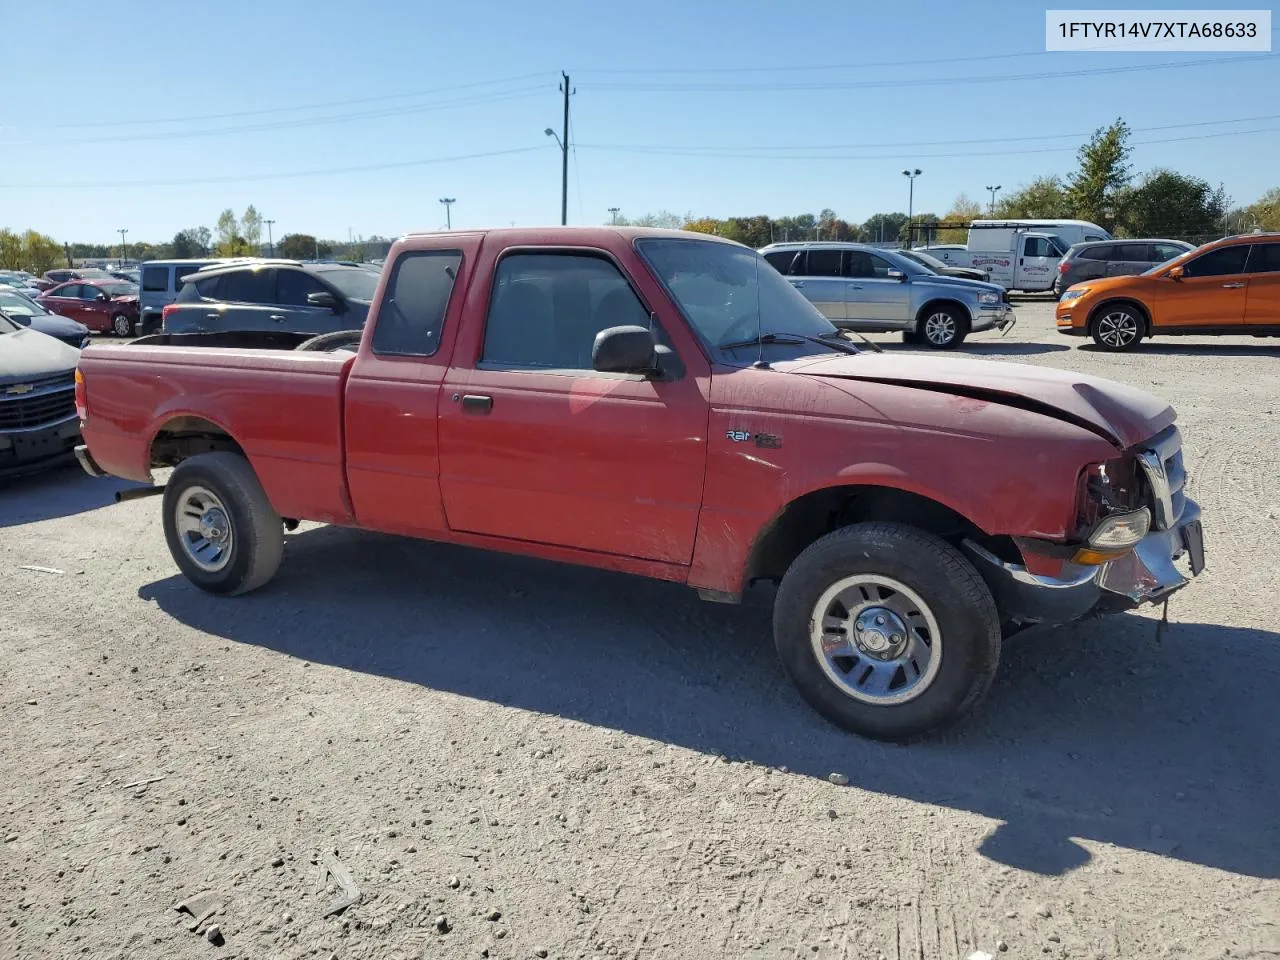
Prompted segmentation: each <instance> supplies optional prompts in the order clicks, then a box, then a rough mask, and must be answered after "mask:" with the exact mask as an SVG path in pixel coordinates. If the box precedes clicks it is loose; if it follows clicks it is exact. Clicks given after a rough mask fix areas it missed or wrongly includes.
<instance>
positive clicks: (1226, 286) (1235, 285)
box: [1222, 283, 1244, 290]
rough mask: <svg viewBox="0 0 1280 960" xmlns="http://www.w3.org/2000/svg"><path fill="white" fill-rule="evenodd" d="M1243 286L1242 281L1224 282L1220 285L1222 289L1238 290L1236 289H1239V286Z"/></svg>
mask: <svg viewBox="0 0 1280 960" xmlns="http://www.w3.org/2000/svg"><path fill="white" fill-rule="evenodd" d="M1243 286H1244V284H1243V283H1224V284H1223V285H1222V289H1223V290H1238V289H1240V288H1241V287H1243Z"/></svg>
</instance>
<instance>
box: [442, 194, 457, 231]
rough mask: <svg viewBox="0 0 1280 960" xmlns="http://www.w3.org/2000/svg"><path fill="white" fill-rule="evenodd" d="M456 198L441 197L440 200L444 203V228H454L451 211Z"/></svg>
mask: <svg viewBox="0 0 1280 960" xmlns="http://www.w3.org/2000/svg"><path fill="white" fill-rule="evenodd" d="M456 199H457V198H456V197H441V198H440V202H441V203H443V204H444V228H445V229H446V230H452V229H453V214H452V213H451V212H450V211H451V210H452V209H453V204H454V202H455V201H456Z"/></svg>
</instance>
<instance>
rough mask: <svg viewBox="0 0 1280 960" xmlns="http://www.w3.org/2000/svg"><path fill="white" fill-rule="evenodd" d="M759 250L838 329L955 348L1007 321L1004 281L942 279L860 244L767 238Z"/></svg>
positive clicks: (1010, 313) (1011, 317) (1009, 313)
mask: <svg viewBox="0 0 1280 960" xmlns="http://www.w3.org/2000/svg"><path fill="white" fill-rule="evenodd" d="M760 254H761V255H762V256H763V257H764V258H765V260H766V261H768V263H769V264H770V265H772V266H773V267H774V269H776V270H777V271H778V272H779V273H781V274H782V275H783V276H784V277H786V278H787V279H788V280H789V281H791V283H792V285H793V286H794V287H795V288H796V289H797V290H799V291H800V292H801V293H803V294H804V295H805V297H806V298H808V300H809V302H810V303H812V304H813V305H814V306H816V307H817V308H818V309H819V310H820V311H822V313H823V315H824V316H825V317H826V318H827V319H828V320H830V321H831V322H832V323H833V324H835V325H836V326H837V327H845V328H848V329H850V330H861V331H863V332H876V333H883V332H886V331H893V330H901V331H902V339H903V340H904V341H906V342H908V343H915V342H919V343H923V344H926V345H927V346H930V347H934V348H935V349H938V350H947V349H951V348H953V347H958V346H960V344H962V343H963V342H964V339H965V337H967V336H968V335H969V334H970V333H976V332H977V331H979V330H991V329H997V330H1000V331H1001V332H1004V331H1006V330H1008V329H1009V328H1010V327H1011V326H1013V324H1014V322H1015V317H1014V315H1013V308H1012V307H1011V306H1010V305H1009V295H1008V293H1007V292H1006V291H1005V289H1004V287H1001V286H999V285H998V284H994V283H983V282H981V281H978V280H963V279H960V278H958V277H944V276H940V275H938V274H936V273H934V272H933V271H932V270H930V269H929V268H928V267H925V266H922V265H921V264H919V263H917V262H915V261H914V260H911V259H910V258H908V257H904V256H901V255H900V254H898V253H897V252H896V251H894V250H885V249H882V248H880V247H870V246H866V245H864V244H860V243H821V242H817V243H772V244H770V245H769V246H767V247H763V248H762V249H761V250H760Z"/></svg>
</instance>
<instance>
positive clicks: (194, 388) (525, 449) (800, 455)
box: [77, 228, 1204, 739]
mask: <svg viewBox="0 0 1280 960" xmlns="http://www.w3.org/2000/svg"><path fill="white" fill-rule="evenodd" d="M263 269H269V266H264V267H263ZM77 398H78V406H79V409H80V415H81V418H82V421H83V423H82V429H83V434H84V440H85V446H84V447H82V448H81V449H80V450H79V451H78V454H79V457H80V460H81V462H82V463H83V464H84V466H85V469H86V470H88V471H89V472H90V473H92V474H95V475H102V474H104V473H105V474H113V475H116V476H120V477H127V478H130V479H134V480H140V481H148V480H151V479H152V471H153V470H155V469H157V468H167V467H173V468H174V469H173V471H172V473H171V474H170V475H169V477H168V480H167V482H166V483H165V485H164V487H163V495H164V500H163V510H164V530H165V536H166V538H167V540H168V544H169V548H170V550H171V552H172V554H173V558H174V560H175V562H176V563H177V565H178V567H179V568H181V570H182V572H183V573H184V574H185V575H186V576H187V577H188V578H189V579H190V580H191V581H192V582H193V583H195V584H196V585H197V586H199V587H202V588H203V589H205V590H208V591H211V592H214V593H225V594H236V593H244V592H246V591H249V590H254V589H257V588H258V587H261V586H262V585H264V584H265V583H267V581H269V580H270V579H271V577H272V576H273V574H275V572H276V569H277V567H278V565H279V563H280V560H281V554H282V550H283V544H284V539H285V531H286V529H290V530H291V529H293V528H294V527H296V525H297V521H299V520H303V519H305V520H312V521H320V522H324V523H330V524H341V525H345V526H353V527H361V528H365V529H369V530H378V531H384V532H389V533H394V534H403V535H407V536H412V537H422V538H427V539H432V540H443V541H450V542H453V543H458V544H464V545H467V546H473V547H483V548H487V549H491V550H500V551H507V552H513V553H522V554H530V555H533V556H537V557H543V558H547V559H550V560H558V561H568V562H572V563H579V564H587V565H590V566H597V567H605V568H609V569H613V570H621V571H626V572H630V573H635V574H641V575H644V576H649V577H657V578H660V579H663V580H671V581H676V582H679V583H684V584H687V585H689V586H690V587H694V588H696V589H697V590H698V591H699V593H700V594H701V595H702V596H703V597H704V598H705V599H707V600H713V601H721V602H735V601H737V600H738V599H739V598H740V597H741V595H742V593H743V591H744V589H745V588H746V587H747V586H748V585H750V584H751V583H753V582H757V581H770V582H772V583H774V584H777V595H776V599H775V604H774V614H773V628H774V634H775V638H776V645H777V650H778V653H779V655H780V657H781V660H782V663H783V664H784V666H785V668H786V670H787V672H788V673H789V674H790V676H791V677H792V679H793V680H794V681H795V683H796V684H797V686H798V687H799V689H800V692H801V693H802V694H803V696H804V697H805V699H806V700H808V702H809V703H810V704H811V705H812V706H813V707H814V708H816V709H817V710H818V711H820V712H821V713H822V714H823V715H825V716H826V717H828V718H829V719H831V720H832V721H834V722H835V723H837V724H840V725H841V726H843V727H845V728H846V729H849V730H852V731H855V732H857V733H860V734H862V735H865V736H870V737H877V738H884V739H911V738H915V737H917V736H920V735H923V734H927V733H929V732H931V731H934V730H937V729H940V728H941V727H943V726H945V725H947V724H949V723H951V722H953V721H954V720H956V719H957V718H959V717H960V716H962V715H963V714H965V713H966V711H968V710H969V709H970V708H971V707H972V706H973V705H974V704H975V703H976V702H977V701H978V699H979V698H980V697H981V695H982V694H983V693H984V691H986V689H987V688H988V686H989V685H990V683H991V680H992V676H993V674H994V672H995V670H996V664H997V661H998V660H999V656H1000V646H1001V641H1002V639H1003V638H1004V637H1006V636H1008V635H1009V634H1010V633H1012V632H1014V631H1015V630H1017V629H1020V628H1021V627H1024V626H1026V625H1029V624H1033V623H1065V622H1068V621H1072V620H1075V619H1078V618H1080V617H1084V616H1086V615H1092V614H1097V613H1105V612H1111V611H1117V610H1124V609H1130V608H1132V607H1135V606H1137V605H1139V604H1141V603H1144V602H1151V601H1159V600H1161V599H1163V598H1165V597H1167V596H1169V594H1170V593H1171V592H1173V591H1174V590H1177V589H1178V588H1180V587H1182V586H1183V585H1184V584H1185V583H1187V582H1188V579H1189V576H1190V575H1195V574H1198V573H1199V572H1200V571H1201V570H1202V569H1203V566H1204V547H1203V539H1202V536H1201V528H1200V519H1199V517H1200V511H1199V508H1198V507H1197V505H1196V504H1195V503H1194V502H1192V501H1191V500H1190V499H1189V498H1188V497H1186V496H1185V494H1184V492H1183V482H1184V480H1185V472H1184V469H1183V461H1182V453H1181V441H1180V438H1179V435H1178V431H1177V428H1176V427H1175V426H1174V412H1173V410H1172V409H1171V408H1170V407H1169V406H1168V405H1166V404H1165V403H1163V402H1161V401H1159V400H1157V399H1156V398H1154V397H1152V396H1150V395H1148V394H1146V393H1143V392H1140V391H1138V390H1135V389H1131V388H1129V387H1126V386H1123V385H1120V384H1117V383H1113V382H1110V381H1106V380H1100V379H1095V378H1091V377H1087V376H1081V375H1078V374H1074V373H1065V372H1059V371H1054V370H1048V369H1044V368H1041V367H1032V366H1028V365H1021V364H1007V363H996V362H989V361H985V360H980V359H973V358H936V357H921V356H916V355H909V354H902V353H897V354H891V353H886V352H883V351H881V350H879V349H878V348H875V347H874V345H871V344H866V343H864V344H862V345H855V343H854V342H853V341H852V340H850V339H848V335H846V334H843V333H841V332H840V331H838V330H836V328H835V327H833V326H832V325H831V324H830V323H829V322H828V321H827V320H826V319H825V318H824V317H823V316H822V315H821V314H820V313H819V312H818V311H817V310H816V309H815V308H814V307H813V306H812V305H811V304H809V302H808V301H807V300H805V299H804V297H802V296H801V295H800V294H799V293H797V292H796V291H795V290H794V289H793V288H792V287H791V285H790V284H788V283H787V281H786V280H785V279H784V278H783V277H781V276H780V275H779V274H778V273H777V272H776V271H774V270H773V269H771V268H770V267H769V266H768V264H767V263H765V262H764V261H763V260H762V259H761V258H760V257H759V255H758V254H756V253H755V252H754V251H752V250H750V249H748V248H746V247H743V246H741V245H739V244H735V243H730V242H728V241H723V240H718V239H716V238H714V237H706V236H701V235H697V234H690V233H685V232H680V231H661V230H640V229H625V228H544V229H529V230H521V229H512V230H492V231H479V232H457V233H435V234H422V235H410V236H406V237H404V238H402V239H400V240H399V241H397V242H396V244H395V245H394V247H393V248H392V250H391V252H390V255H389V256H388V259H387V266H386V267H385V268H384V271H383V274H382V277H381V278H380V281H379V286H378V290H377V292H376V296H375V302H374V308H373V309H372V311H371V312H370V314H369V317H368V320H367V322H366V323H365V325H364V328H363V330H357V331H352V332H350V333H342V332H339V333H337V334H327V335H325V336H324V337H320V338H314V339H312V340H310V341H307V342H303V343H297V342H296V341H294V342H291V341H290V340H289V339H288V337H287V336H284V335H274V336H272V335H269V334H265V333H263V334H256V333H251V332H246V333H244V334H235V333H219V334H193V335H188V336H185V337H184V336H182V335H176V334H170V335H166V334H160V335H157V336H153V337H146V338H143V339H141V340H138V341H135V342H134V343H132V344H129V345H121V346H97V345H95V346H92V347H90V348H89V349H87V350H86V351H84V353H83V354H82V356H81V360H80V366H79V371H78V374H77ZM157 492H159V491H157ZM302 549H305V547H302ZM1175 561H1176V563H1175ZM1185 567H1189V568H1190V569H1189V571H1188V573H1187V574H1184V572H1183V569H1184V568H1185Z"/></svg>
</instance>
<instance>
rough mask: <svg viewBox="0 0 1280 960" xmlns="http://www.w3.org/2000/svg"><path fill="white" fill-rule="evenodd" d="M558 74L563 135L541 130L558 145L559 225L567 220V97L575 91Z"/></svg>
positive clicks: (562, 73) (567, 81) (567, 76)
mask: <svg viewBox="0 0 1280 960" xmlns="http://www.w3.org/2000/svg"><path fill="white" fill-rule="evenodd" d="M560 76H561V77H563V78H564V79H563V80H562V81H561V83H560V90H561V92H562V93H564V128H563V129H564V135H563V136H561V135H559V134H557V133H556V132H555V131H554V130H552V129H551V128H550V127H547V129H546V130H544V131H542V132H543V133H545V134H546V135H547V136H548V137H551V138H552V139H553V140H555V142H556V143H557V144H559V146H560V225H561V226H564V225H566V224H567V223H568V222H569V97H570V96H572V95H573V94H574V93H575V92H576V91H575V90H574V89H573V88H572V87H570V86H569V75H568V74H567V73H565V72H564V71H561V72H560Z"/></svg>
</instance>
